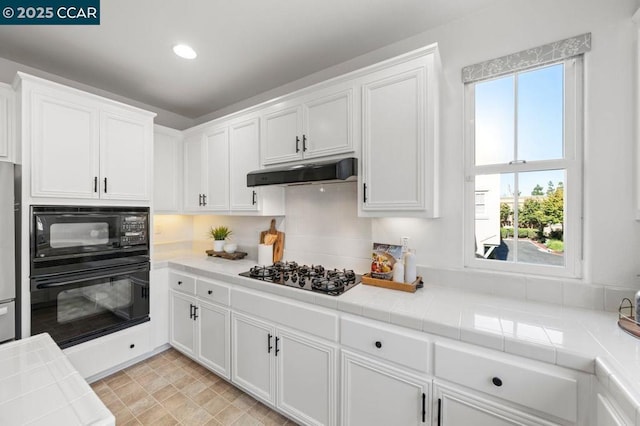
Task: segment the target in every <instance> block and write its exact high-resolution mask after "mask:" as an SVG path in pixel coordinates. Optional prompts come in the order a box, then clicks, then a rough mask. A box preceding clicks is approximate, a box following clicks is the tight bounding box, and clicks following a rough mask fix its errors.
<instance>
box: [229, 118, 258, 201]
mask: <svg viewBox="0 0 640 426" xmlns="http://www.w3.org/2000/svg"><path fill="white" fill-rule="evenodd" d="M259 132H260V122H259V119H258V118H252V119H249V120H246V121H241V122H239V123H234V124H231V126H230V127H229V164H230V165H231V167H230V194H231V210H248V211H258V210H260V199H259V197H258V195H259V193H258V191H259V189H257V188H249V187H247V173H249V172H251V171H253V170H256V169H258V168H259V167H260V139H259V138H260V133H259Z"/></svg>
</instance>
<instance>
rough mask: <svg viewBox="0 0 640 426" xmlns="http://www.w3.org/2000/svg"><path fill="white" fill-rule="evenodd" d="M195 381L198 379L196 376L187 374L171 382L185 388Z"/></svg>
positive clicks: (177, 386)
mask: <svg viewBox="0 0 640 426" xmlns="http://www.w3.org/2000/svg"><path fill="white" fill-rule="evenodd" d="M195 381H198V379H196V378H195V377H191V376H189V375H185V376H183V377H182V378H180V379H178V380H174V381H172V382H171V384H172V385H173V386H175V387H176V388H177V389H184V388H185V387H186V386H187V385H190V384H191V383H193V382H195Z"/></svg>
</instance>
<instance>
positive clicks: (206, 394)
mask: <svg viewBox="0 0 640 426" xmlns="http://www.w3.org/2000/svg"><path fill="white" fill-rule="evenodd" d="M217 396H219V395H218V394H217V393H215V392H214V391H213V390H211V389H210V388H205V389H204V390H203V391H202V392H200V393H198V394H196V395H194V396H192V397H191V399H192V400H193V402H195V403H196V404H198V405H203V404H204V403H206V402H207V401H209V400H211V399H213V398H215V397H217Z"/></svg>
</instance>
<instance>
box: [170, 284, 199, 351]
mask: <svg viewBox="0 0 640 426" xmlns="http://www.w3.org/2000/svg"><path fill="white" fill-rule="evenodd" d="M170 298H171V307H170V311H169V312H170V317H169V320H170V324H169V326H170V328H171V333H170V335H169V338H170V340H171V345H173V346H174V347H175V348H176V349H179V350H180V351H181V352H184V353H185V354H187V355H189V356H191V357H194V356H195V346H196V345H195V344H196V339H195V321H194V320H193V308H194V306H195V305H196V300H195V299H194V298H193V297H189V296H185V295H184V294H180V293H177V292H175V291H171V295H170Z"/></svg>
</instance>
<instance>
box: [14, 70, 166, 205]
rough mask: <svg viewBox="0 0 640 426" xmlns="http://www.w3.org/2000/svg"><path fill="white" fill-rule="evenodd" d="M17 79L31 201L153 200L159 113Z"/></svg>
mask: <svg viewBox="0 0 640 426" xmlns="http://www.w3.org/2000/svg"><path fill="white" fill-rule="evenodd" d="M18 75H19V77H20V79H21V82H20V88H19V90H20V92H21V96H22V104H23V109H22V112H23V114H24V116H23V117H22V120H21V121H22V128H21V132H22V143H23V144H25V146H24V147H23V151H25V152H28V155H30V157H31V195H32V196H33V197H54V198H82V199H108V200H136V201H147V200H149V199H150V197H151V187H152V185H151V179H152V170H151V159H152V153H153V117H154V116H155V114H153V113H150V112H146V111H143V110H139V109H137V108H133V107H129V106H127V105H124V104H120V103H118V102H114V101H110V100H108V99H104V98H100V97H98V96H95V95H91V94H89V93H85V92H81V91H79V90H76V89H72V88H68V87H65V86H62V85H59V84H56V83H52V82H48V81H46V80H43V79H40V78H37V77H32V76H29V75H26V74H23V73H19V74H18Z"/></svg>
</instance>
